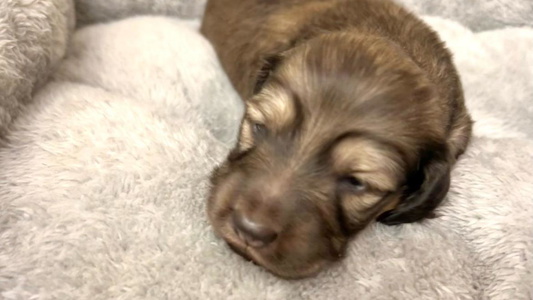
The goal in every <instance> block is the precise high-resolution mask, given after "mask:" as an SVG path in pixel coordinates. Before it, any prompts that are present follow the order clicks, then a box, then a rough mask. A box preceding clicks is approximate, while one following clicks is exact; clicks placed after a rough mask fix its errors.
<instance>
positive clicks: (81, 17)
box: [75, 0, 533, 31]
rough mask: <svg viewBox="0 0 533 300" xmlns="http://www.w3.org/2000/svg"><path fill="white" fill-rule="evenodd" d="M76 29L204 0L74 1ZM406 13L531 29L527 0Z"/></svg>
mask: <svg viewBox="0 0 533 300" xmlns="http://www.w3.org/2000/svg"><path fill="white" fill-rule="evenodd" d="M75 1H76V6H77V10H76V11H77V17H78V24H79V25H80V26H83V25H86V24H91V23H96V22H105V21H109V20H114V19H117V18H125V17H130V16H135V15H146V14H163V15H168V16H177V17H182V18H197V17H200V16H201V15H202V14H203V8H204V5H205V3H206V0H75ZM396 1H397V2H398V3H401V4H403V5H405V6H406V7H407V8H409V9H410V10H412V11H414V12H416V13H419V14H427V15H438V16H442V17H446V18H450V19H453V20H456V21H459V22H462V23H463V24H465V25H467V26H468V27H470V28H472V29H473V30H475V31H480V30H488V29H495V28H500V27H503V26H524V25H529V26H533V1H531V0H490V1H487V0H484V1H473V0H470V1H463V0H455V1H442V0H396Z"/></svg>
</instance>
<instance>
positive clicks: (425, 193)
mask: <svg viewBox="0 0 533 300" xmlns="http://www.w3.org/2000/svg"><path fill="white" fill-rule="evenodd" d="M432 148H433V149H432V150H429V151H425V153H423V155H422V156H421V158H420V163H419V166H418V167H417V169H416V170H415V171H414V172H413V173H412V175H411V176H410V178H409V179H408V181H407V186H406V193H405V194H404V195H405V196H404V197H403V198H402V199H401V200H400V203H399V205H398V206H397V207H396V208H395V209H392V210H389V211H386V212H384V213H382V214H381V215H380V216H379V217H378V218H377V221H378V222H381V223H383V224H386V225H398V224H402V223H411V222H416V221H419V220H421V219H423V218H426V217H428V216H429V215H431V213H432V212H433V210H434V209H435V208H436V207H437V206H438V205H439V204H440V203H441V202H442V200H444V198H445V197H446V194H447V193H448V190H449V188H450V172H451V162H450V159H449V158H448V153H447V152H448V151H447V149H446V146H444V145H441V146H439V147H436V148H437V149H435V147H432Z"/></svg>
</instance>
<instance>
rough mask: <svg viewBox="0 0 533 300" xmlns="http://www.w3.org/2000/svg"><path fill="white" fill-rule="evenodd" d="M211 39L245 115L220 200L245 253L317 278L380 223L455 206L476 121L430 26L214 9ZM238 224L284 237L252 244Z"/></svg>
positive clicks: (367, 5) (292, 2) (352, 2)
mask: <svg viewBox="0 0 533 300" xmlns="http://www.w3.org/2000/svg"><path fill="white" fill-rule="evenodd" d="M201 30H202V33H203V34H204V35H205V36H206V37H207V38H208V39H209V40H210V41H211V42H212V44H213V46H214V48H215V50H216V51H217V53H218V55H219V58H220V60H221V62H222V65H223V67H224V69H225V71H226V72H227V74H228V75H229V77H230V79H231V81H232V83H233V84H234V86H235V88H236V90H237V91H238V93H239V94H240V95H241V96H242V98H243V99H245V102H246V107H247V110H246V115H245V118H244V119H243V122H242V127H241V133H240V138H239V143H238V145H237V146H236V147H235V149H234V150H233V151H232V152H231V154H230V155H229V157H228V159H227V161H226V162H225V163H224V164H223V165H222V166H220V167H219V168H217V170H215V172H214V173H213V176H212V183H213V189H212V194H211V196H210V199H209V202H208V215H209V219H210V221H211V222H212V224H213V226H214V228H215V231H216V232H217V233H218V234H219V235H221V236H222V237H223V238H224V239H225V240H226V241H227V242H228V244H230V245H231V246H232V248H234V249H235V250H236V251H237V252H239V253H240V254H242V255H244V256H245V257H248V258H250V259H252V260H253V261H255V262H256V263H258V264H260V265H262V266H264V267H265V268H267V269H268V270H270V271H271V272H273V273H274V274H276V275H279V276H282V277H287V278H299V277H304V276H309V275H312V274H314V273H316V272H317V271H319V270H320V269H321V268H322V267H324V266H325V265H326V264H327V263H328V262H330V261H334V260H336V259H337V258H338V257H340V256H342V253H343V249H344V247H345V245H346V242H347V239H348V237H350V236H351V235H353V234H354V233H356V232H357V231H358V230H360V229H362V228H364V226H365V225H367V224H368V223H369V222H370V221H371V220H372V219H374V218H376V217H378V220H379V221H380V222H382V223H385V224H389V225H393V224H399V223H405V222H414V221H418V220H421V219H423V218H424V217H427V216H429V215H430V214H431V212H432V211H433V209H434V208H435V207H436V206H437V205H438V204H439V203H440V202H441V201H442V200H443V198H444V197H445V195H446V193H447V191H448V188H449V182H450V171H451V168H452V166H453V164H454V163H455V161H456V159H457V158H458V157H459V156H460V155H461V154H462V153H463V152H464V150H465V148H466V146H467V144H468V141H469V138H470V134H471V123H472V122H471V120H470V117H469V115H468V112H467V110H466V108H465V105H464V100H463V93H462V88H461V83H460V80H459V77H458V75H457V72H456V70H455V67H454V65H453V63H452V59H451V55H450V53H449V52H448V51H447V49H446V48H445V47H444V45H443V43H442V42H441V41H440V39H439V37H438V36H437V34H436V33H434V32H433V31H432V30H431V29H429V27H428V26H427V25H425V24H424V23H423V22H422V21H420V20H419V19H417V18H416V17H414V16H413V15H411V14H409V13H408V12H406V11H405V10H404V9H402V8H401V7H399V6H398V5H396V4H394V3H392V2H390V1H388V0H357V1H356V0H327V1H326V0H211V1H209V2H208V4H207V8H206V12H205V17H204V22H203V24H202V29H201ZM384 211H385V213H383V212H384ZM235 215H239V216H240V215H244V216H246V218H247V219H249V220H252V221H253V222H254V223H255V224H260V225H261V226H263V227H267V228H268V229H269V230H270V231H272V232H275V233H276V239H275V240H274V241H273V242H271V243H268V244H266V245H262V244H259V245H262V246H261V247H260V246H257V244H249V243H247V240H246V239H245V238H243V237H242V235H240V234H239V233H238V232H237V231H238V230H237V231H236V229H235V222H234V221H232V220H234V216H235ZM263 227H261V228H263Z"/></svg>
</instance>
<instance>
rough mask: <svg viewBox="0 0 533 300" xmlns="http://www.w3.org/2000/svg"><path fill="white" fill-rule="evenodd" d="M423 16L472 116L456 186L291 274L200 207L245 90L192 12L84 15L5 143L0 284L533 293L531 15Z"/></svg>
mask: <svg viewBox="0 0 533 300" xmlns="http://www.w3.org/2000/svg"><path fill="white" fill-rule="evenodd" d="M43 1H45V0H43ZM46 1H51V0H46ZM46 1H45V2H46ZM169 1H170V0H169ZM45 2H43V3H45ZM29 3H32V2H31V1H30V2H29ZM87 3H90V2H89V1H87ZM95 3H96V0H95ZM110 3H111V2H110ZM161 3H163V2H161ZM178 3H186V2H178ZM191 3H192V2H191ZM451 3H453V1H452V2H451ZM450 5H452V4H450ZM131 7H133V4H132V6H131ZM109 9H110V10H111V9H112V8H109ZM64 16H65V17H66V16H68V13H65V14H64ZM110 16H111V15H110ZM116 17H117V18H122V17H123V15H117V16H116ZM426 21H427V22H428V23H429V24H431V26H433V27H434V28H435V29H436V30H437V31H438V32H439V34H440V35H441V36H442V37H443V38H444V39H445V40H446V42H447V44H448V46H449V47H450V49H451V50H452V52H453V53H454V58H455V61H456V64H457V67H458V69H459V71H460V73H461V77H462V80H463V83H464V88H465V94H466V99H467V105H468V107H469V108H470V110H471V112H472V115H473V118H474V119H475V122H476V123H475V126H474V138H473V140H472V144H471V146H470V148H469V150H468V151H467V153H466V154H465V155H464V157H463V158H462V159H461V160H460V162H459V163H458V165H457V167H456V168H455V170H454V172H453V177H452V187H451V190H450V193H449V196H448V197H447V200H446V201H445V203H444V204H443V205H442V206H441V207H440V208H439V209H438V210H437V218H435V219H431V220H425V221H423V222H421V223H416V224H405V225H401V226H395V227H387V226H383V225H380V224H372V225H371V226H370V227H369V228H367V229H365V230H364V231H363V232H361V234H360V235H358V236H357V237H355V238H354V239H353V240H352V241H351V243H350V244H349V248H348V253H347V257H346V258H345V259H344V260H342V261H341V262H339V263H338V264H336V265H334V266H332V267H331V268H329V269H327V270H326V271H324V272H323V273H321V274H319V275H318V276H317V277H315V278H311V279H306V280H300V281H286V280H281V279H278V278H276V277H274V276H273V275H271V274H270V273H268V272H266V271H264V270H263V269H261V268H259V267H257V266H255V265H253V264H251V263H249V262H245V261H244V260H243V259H241V258H240V257H239V256H237V255H236V254H234V253H233V252H232V251H231V250H229V249H228V248H227V247H226V245H225V244H224V242H223V241H221V240H220V239H217V238H216V237H214V235H213V233H212V230H211V228H210V227H209V225H208V222H207V220H206V215H205V198H206V195H207V193H208V180H207V177H208V176H209V173H210V172H211V170H212V169H213V168H214V166H216V164H217V163H219V162H220V161H222V160H223V159H224V157H225V155H226V153H227V151H228V149H229V147H230V145H232V143H233V142H234V140H235V136H236V131H237V128H238V122H239V119H240V117H241V115H242V103H241V102H240V100H239V99H238V97H237V95H236V94H235V92H234V90H233V89H232V88H231V85H230V84H229V82H228V80H227V78H226V76H225V75H224V74H223V72H222V70H221V68H220V65H219V63H218V62H217V60H216V55H215V54H214V52H213V50H212V48H211V47H210V46H209V44H208V43H207V41H205V40H204V39H203V38H202V37H201V36H200V35H199V34H198V33H197V32H196V31H195V28H197V26H198V22H197V21H195V22H192V23H191V22H184V21H179V20H175V19H170V18H165V17H137V18H130V19H126V20H122V21H118V22H113V23H110V24H105V25H92V26H87V27H85V28H83V29H81V30H78V31H77V32H76V33H75V35H74V37H73V38H72V41H71V44H70V45H69V47H68V51H67V54H66V58H65V59H64V60H63V61H62V63H61V64H60V65H59V67H58V68H57V69H55V70H54V69H53V68H51V67H50V69H49V72H54V75H53V77H52V80H51V81H50V82H48V83H47V84H46V85H45V86H44V87H42V88H40V89H39V90H38V91H37V93H36V95H35V97H34V99H33V100H32V101H31V104H29V105H28V108H27V110H26V111H24V112H23V113H21V114H20V116H19V118H18V119H17V120H16V121H15V122H14V123H13V128H12V129H11V131H10V132H9V135H8V143H7V144H6V145H5V146H4V147H2V148H0V299H61V300H63V299H91V300H92V299H363V300H364V299H384V300H385V299H387V300H388V299H409V300H410V299H450V300H452V299H453V300H456V299H476V300H477V299H502V300H508V299H513V300H514V299H517V300H522V299H532V298H533V291H532V287H533V284H532V282H533V277H532V276H533V275H532V269H533V218H532V216H533V171H532V170H531V166H532V165H533V126H531V125H532V124H531V123H532V120H533V68H532V67H531V66H533V56H532V55H531V49H533V29H531V28H527V27H523V28H507V29H497V30H492V31H483V32H479V33H473V32H472V31H471V30H470V29H467V28H466V27H464V26H462V25H460V24H458V23H456V22H454V21H450V20H446V19H442V18H435V17H427V18H426ZM0 42H1V41H0ZM35 69H36V70H37V69H38V68H35ZM8 78H11V77H8ZM16 87H17V88H18V86H17V85H16ZM0 88H2V89H3V86H2V85H0Z"/></svg>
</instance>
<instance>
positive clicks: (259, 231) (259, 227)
mask: <svg viewBox="0 0 533 300" xmlns="http://www.w3.org/2000/svg"><path fill="white" fill-rule="evenodd" d="M233 226H234V229H235V232H236V233H237V235H238V236H239V238H241V239H242V240H243V241H244V242H246V244H248V245H249V246H251V247H254V248H260V247H263V246H266V245H268V244H270V243H272V242H273V241H274V240H275V239H276V238H277V237H278V233H277V232H276V231H275V230H274V229H273V228H271V227H269V226H268V225H267V224H261V223H258V222H255V221H252V220H251V219H249V218H247V217H246V216H244V215H243V214H240V213H234V214H233Z"/></svg>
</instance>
